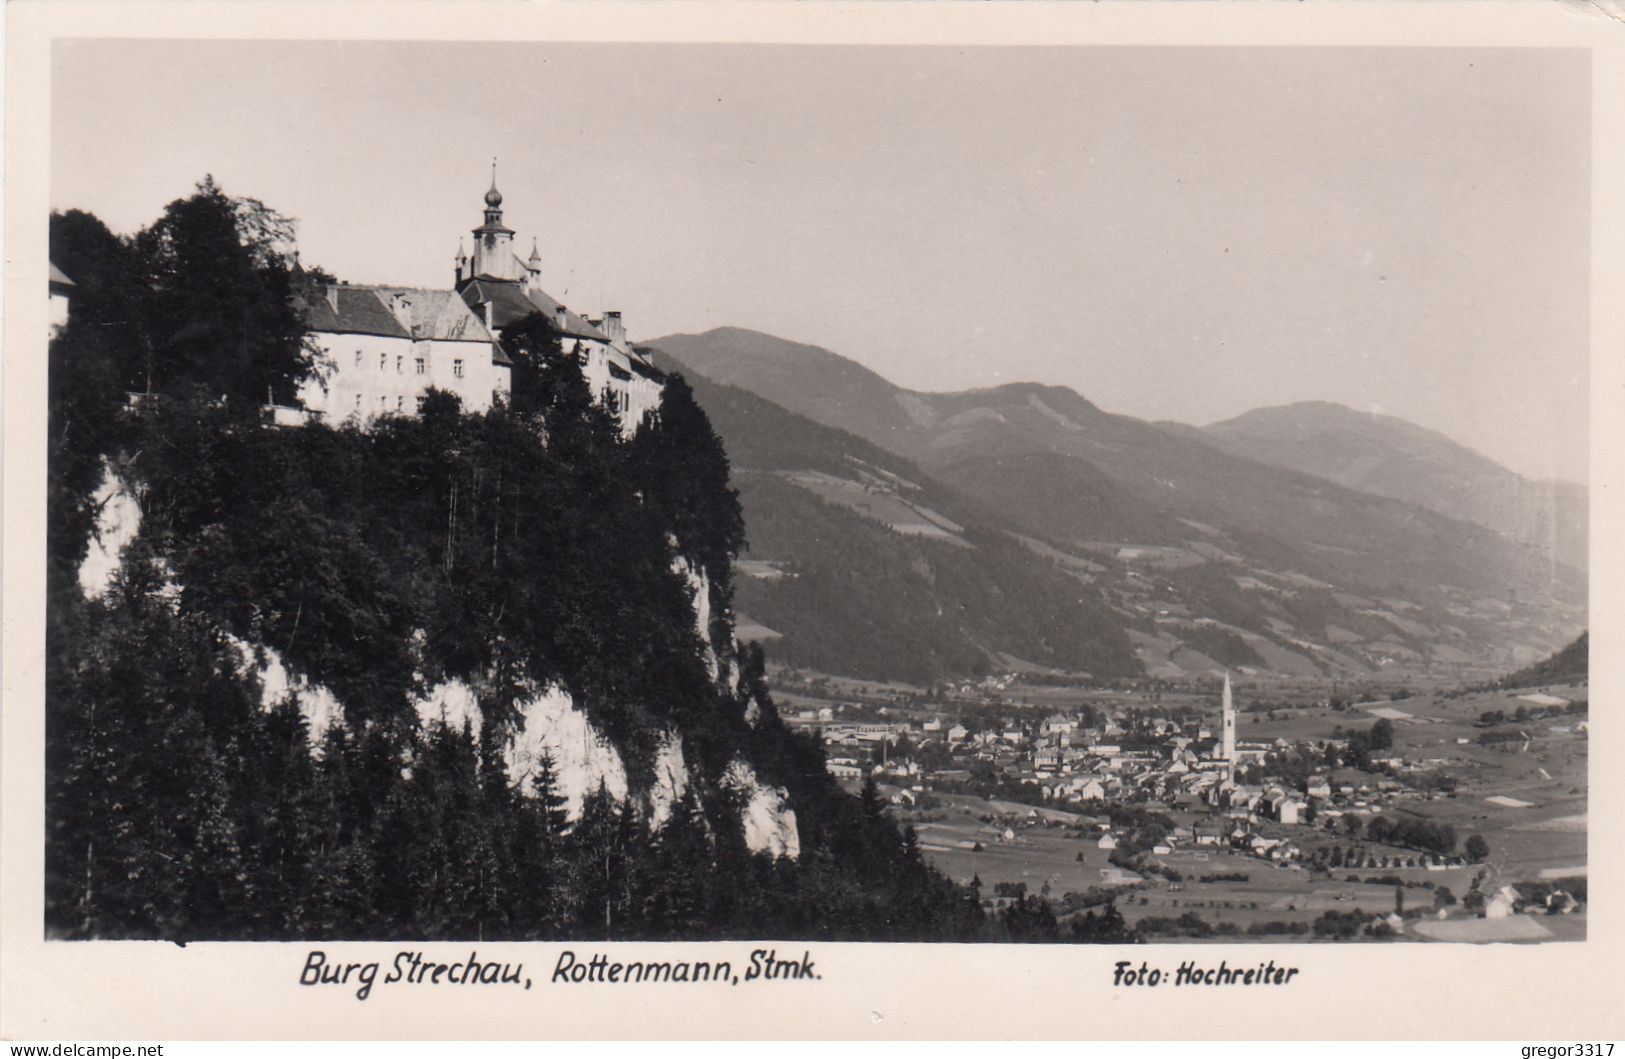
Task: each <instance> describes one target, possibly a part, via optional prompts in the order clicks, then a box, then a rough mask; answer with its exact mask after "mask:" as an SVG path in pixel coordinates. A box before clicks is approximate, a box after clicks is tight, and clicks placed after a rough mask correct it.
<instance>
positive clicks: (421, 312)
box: [295, 284, 512, 364]
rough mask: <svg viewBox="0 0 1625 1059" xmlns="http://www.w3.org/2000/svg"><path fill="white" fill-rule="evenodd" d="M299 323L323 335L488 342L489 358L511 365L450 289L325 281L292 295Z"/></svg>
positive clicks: (506, 356)
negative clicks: (490, 356)
mask: <svg viewBox="0 0 1625 1059" xmlns="http://www.w3.org/2000/svg"><path fill="white" fill-rule="evenodd" d="M295 301H296V303H297V304H298V306H299V310H300V313H301V314H302V315H303V317H304V320H305V327H306V328H308V329H309V330H311V331H322V332H326V333H329V334H356V335H379V336H382V337H384V338H406V339H412V340H414V341H435V342H486V343H491V346H492V359H493V360H494V361H495V362H496V363H498V364H509V363H512V362H511V361H510V360H509V359H508V355H507V354H506V353H504V352H503V351H502V349H501V347H499V346H497V345H496V344H495V343H494V342H492V337H491V332H489V331H487V330H486V329H485V324H484V322H483V321H481V320H480V318H479V317H478V316H476V315H474V313H473V311H472V310H471V309H469V307H468V305H467V304H465V303H464V301H463V299H462V298H460V297H458V295H457V292H456V291H450V290H428V289H424V288H419V287H373V286H352V285H349V284H328V285H327V286H326V287H325V288H322V287H313V288H310V289H307V290H305V291H303V292H301V293H300V294H299V295H297V296H296V298H295Z"/></svg>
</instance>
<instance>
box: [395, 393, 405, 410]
mask: <svg viewBox="0 0 1625 1059" xmlns="http://www.w3.org/2000/svg"><path fill="white" fill-rule="evenodd" d="M405 407H406V398H404V397H401V396H399V395H397V396H396V398H395V411H397V412H399V411H400V410H401V409H403V408H405Z"/></svg>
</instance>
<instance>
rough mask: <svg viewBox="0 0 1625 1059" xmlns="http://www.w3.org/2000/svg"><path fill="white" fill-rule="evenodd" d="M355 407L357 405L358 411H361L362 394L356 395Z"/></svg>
mask: <svg viewBox="0 0 1625 1059" xmlns="http://www.w3.org/2000/svg"><path fill="white" fill-rule="evenodd" d="M355 407H356V411H358V412H359V411H361V395H360V394H356V395H355Z"/></svg>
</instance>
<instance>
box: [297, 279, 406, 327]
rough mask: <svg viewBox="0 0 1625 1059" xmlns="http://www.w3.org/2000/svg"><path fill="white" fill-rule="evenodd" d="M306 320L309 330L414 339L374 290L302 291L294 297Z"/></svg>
mask: <svg viewBox="0 0 1625 1059" xmlns="http://www.w3.org/2000/svg"><path fill="white" fill-rule="evenodd" d="M294 300H295V302H296V304H297V305H298V307H299V312H300V315H302V316H303V317H304V320H305V327H306V328H308V329H309V330H311V331H324V332H327V333H329V334H340V335H381V336H383V337H385V338H411V337H412V335H411V332H409V331H408V330H407V329H406V325H404V324H403V323H402V322H401V321H400V320H398V319H396V318H395V314H394V313H392V312H390V309H389V306H388V305H386V304H384V300H383V299H382V298H380V297H379V296H378V291H377V290H375V289H374V288H372V287H352V286H349V285H348V284H328V285H327V286H326V287H325V288H323V287H310V288H307V289H306V290H303V291H300V292H299V293H298V294H296V295H295V298H294Z"/></svg>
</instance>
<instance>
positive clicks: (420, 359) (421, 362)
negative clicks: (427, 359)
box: [418, 357, 423, 375]
mask: <svg viewBox="0 0 1625 1059" xmlns="http://www.w3.org/2000/svg"><path fill="white" fill-rule="evenodd" d="M418 374H419V375H422V374H423V358H422V357H419V358H418Z"/></svg>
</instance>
